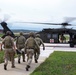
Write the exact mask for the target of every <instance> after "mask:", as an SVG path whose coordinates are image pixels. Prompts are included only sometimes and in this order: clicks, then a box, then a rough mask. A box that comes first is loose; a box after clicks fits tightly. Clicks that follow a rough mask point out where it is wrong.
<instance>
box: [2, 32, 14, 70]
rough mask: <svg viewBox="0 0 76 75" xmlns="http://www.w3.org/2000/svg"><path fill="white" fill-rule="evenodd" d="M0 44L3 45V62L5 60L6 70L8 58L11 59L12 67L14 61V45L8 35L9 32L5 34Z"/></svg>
mask: <svg viewBox="0 0 76 75" xmlns="http://www.w3.org/2000/svg"><path fill="white" fill-rule="evenodd" d="M2 45H4V62H5V63H4V69H5V70H7V65H8V60H9V59H10V60H11V64H12V68H15V62H14V56H15V50H14V49H15V46H14V40H13V38H12V37H11V36H10V32H7V36H6V37H5V38H4V39H3V41H2ZM2 45H1V48H2Z"/></svg>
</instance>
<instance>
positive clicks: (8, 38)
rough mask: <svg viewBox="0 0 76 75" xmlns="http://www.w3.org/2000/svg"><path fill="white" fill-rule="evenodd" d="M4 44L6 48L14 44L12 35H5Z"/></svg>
mask: <svg viewBox="0 0 76 75" xmlns="http://www.w3.org/2000/svg"><path fill="white" fill-rule="evenodd" d="M4 45H5V47H6V48H11V47H12V46H13V42H12V39H11V37H9V36H6V37H5V42H4Z"/></svg>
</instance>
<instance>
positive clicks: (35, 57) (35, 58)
mask: <svg viewBox="0 0 76 75" xmlns="http://www.w3.org/2000/svg"><path fill="white" fill-rule="evenodd" d="M36 54H37V51H36V50H35V51H34V60H35V63H36V60H37V55H36Z"/></svg>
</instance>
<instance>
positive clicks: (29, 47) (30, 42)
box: [25, 32, 39, 71]
mask: <svg viewBox="0 0 76 75" xmlns="http://www.w3.org/2000/svg"><path fill="white" fill-rule="evenodd" d="M35 46H36V47H37V49H39V46H38V44H37V43H36V41H35V38H34V33H32V32H31V33H30V34H29V38H28V39H27V40H26V42H25V50H26V53H27V66H26V71H28V70H29V68H30V64H31V62H32V57H33V55H34V50H35Z"/></svg>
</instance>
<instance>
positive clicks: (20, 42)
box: [16, 32, 26, 64]
mask: <svg viewBox="0 0 76 75" xmlns="http://www.w3.org/2000/svg"><path fill="white" fill-rule="evenodd" d="M25 41H26V38H25V37H24V36H23V32H20V36H19V37H18V38H17V40H16V47H17V50H18V51H19V52H21V54H20V53H18V63H19V64H20V59H21V55H22V58H23V62H25V52H24V51H22V49H24V45H25Z"/></svg>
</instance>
